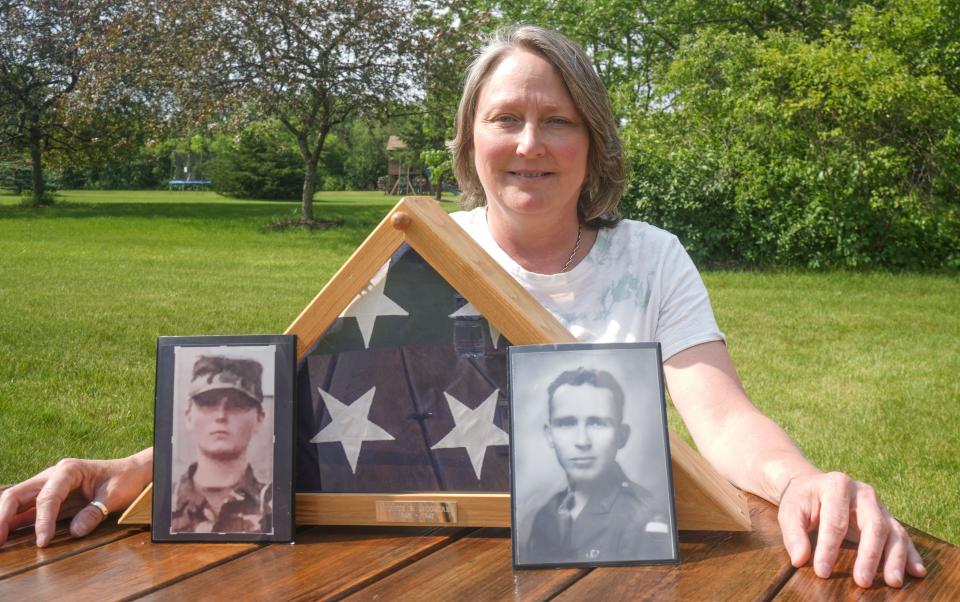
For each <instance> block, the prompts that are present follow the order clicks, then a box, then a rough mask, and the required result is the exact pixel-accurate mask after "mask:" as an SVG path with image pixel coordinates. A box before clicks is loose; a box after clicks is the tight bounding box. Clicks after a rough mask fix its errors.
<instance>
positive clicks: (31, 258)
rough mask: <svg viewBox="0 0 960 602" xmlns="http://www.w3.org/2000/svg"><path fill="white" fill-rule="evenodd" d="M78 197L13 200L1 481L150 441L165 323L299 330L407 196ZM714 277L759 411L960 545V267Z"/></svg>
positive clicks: (2, 253) (3, 213) (721, 315)
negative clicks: (308, 219)
mask: <svg viewBox="0 0 960 602" xmlns="http://www.w3.org/2000/svg"><path fill="white" fill-rule="evenodd" d="M61 199H62V200H61V204H60V205H58V206H55V207H50V208H45V209H26V208H21V207H19V206H17V203H18V201H19V199H17V198H14V197H3V196H0V257H2V259H0V261H2V264H0V266H2V267H0V483H4V482H13V481H17V480H20V479H22V478H24V477H26V476H29V475H30V474H32V473H34V472H36V471H37V470H39V469H41V468H42V467H44V466H46V465H48V464H50V463H52V462H54V461H55V460H56V459H58V458H60V457H63V456H87V457H112V456H117V455H120V454H127V453H130V452H133V451H135V450H138V449H141V448H143V447H145V446H147V445H150V443H151V438H152V435H151V432H152V428H153V424H152V414H153V380H154V353H155V344H156V337H157V336H158V335H187V334H227V333H230V334H235V333H259V332H282V331H283V330H284V329H285V328H286V327H287V326H288V325H289V323H290V322H291V321H292V320H293V318H294V317H296V316H297V314H298V313H299V311H300V310H301V309H302V308H303V307H304V306H305V305H306V304H307V303H308V302H309V301H310V299H312V298H313V296H314V295H315V294H316V293H317V291H319V290H320V288H321V287H322V285H323V284H324V283H325V282H326V281H327V279H329V278H330V276H331V275H332V274H333V273H334V271H336V269H337V268H338V267H339V266H340V264H341V263H342V262H343V261H344V260H345V259H346V257H347V256H348V255H349V254H350V253H351V252H352V251H353V249H354V248H355V247H356V246H357V245H358V244H360V242H361V241H362V240H363V239H364V237H365V236H366V234H367V233H368V232H369V231H370V229H371V228H372V227H373V226H374V225H375V224H376V223H377V222H378V221H379V220H380V219H381V217H382V216H383V215H384V214H385V213H386V212H387V210H388V209H389V208H390V206H391V205H392V204H393V203H394V202H395V201H396V197H385V196H383V195H381V194H379V193H352V192H351V193H321V194H318V195H317V201H316V214H317V217H319V218H322V219H340V220H343V224H344V225H343V226H342V227H339V228H335V229H331V230H325V231H314V232H303V231H274V230H269V229H267V228H266V227H265V226H266V224H268V223H269V222H270V221H271V220H274V219H278V218H285V217H289V216H291V215H292V214H293V213H294V212H295V211H296V210H297V205H296V204H294V203H278V202H260V201H236V200H227V199H223V198H221V197H218V196H216V195H215V194H213V193H209V192H163V191H157V192H151V191H148V192H143V191H136V192H97V191H74V192H71V191H68V192H63V193H61ZM445 206H446V207H447V208H452V207H453V205H452V203H445ZM705 280H706V282H707V286H708V288H709V289H710V292H711V297H712V300H713V304H714V309H715V310H716V312H717V315H718V319H719V321H720V325H721V328H723V330H724V331H725V332H726V334H727V337H728V342H729V346H730V351H731V353H732V355H733V357H734V360H735V361H736V364H737V366H738V368H739V370H740V374H741V377H742V378H743V380H744V382H745V384H746V386H747V390H748V391H749V392H750V394H751V396H752V397H753V399H754V401H755V402H756V403H757V405H759V406H760V407H761V408H762V409H763V410H764V411H765V412H767V413H768V414H769V415H771V416H772V417H773V418H775V419H776V420H777V421H778V422H779V423H780V424H782V425H783V426H784V427H785V428H786V429H787V431H788V432H789V433H790V434H791V435H792V436H793V437H794V438H796V439H797V441H798V442H799V443H800V444H801V446H802V447H803V449H804V450H805V451H806V452H807V453H808V454H809V455H810V456H811V458H812V459H813V460H814V461H815V462H816V463H817V464H819V465H820V466H822V467H824V468H827V469H834V470H844V471H847V472H849V473H851V474H852V475H853V476H855V477H857V478H860V479H863V480H867V481H869V482H871V483H873V484H874V485H875V486H876V487H877V489H878V490H879V491H880V493H881V495H882V497H883V499H884V500H885V502H886V504H887V506H888V507H890V509H891V510H892V511H893V512H894V513H895V514H896V515H897V516H899V517H901V518H902V519H903V520H905V521H906V522H908V523H910V524H913V525H915V526H917V527H919V528H921V529H923V530H925V531H928V532H930V533H932V534H934V535H936V536H938V537H941V538H943V539H946V540H948V541H951V542H954V543H958V542H960V505H958V504H957V503H956V498H957V494H958V492H960V384H958V383H960V379H958V377H957V375H958V374H960V282H958V279H957V278H955V277H948V276H930V275H888V274H851V273H828V274H816V273H769V272H712V273H707V274H705ZM672 418H673V420H672V422H673V424H674V426H675V427H677V428H678V429H679V430H682V426H681V425H679V421H677V420H676V417H675V416H673V417H672Z"/></svg>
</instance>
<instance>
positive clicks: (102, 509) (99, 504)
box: [87, 500, 110, 518]
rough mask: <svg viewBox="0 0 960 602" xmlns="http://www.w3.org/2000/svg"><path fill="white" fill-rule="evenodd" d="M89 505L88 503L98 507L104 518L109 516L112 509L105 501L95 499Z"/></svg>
mask: <svg viewBox="0 0 960 602" xmlns="http://www.w3.org/2000/svg"><path fill="white" fill-rule="evenodd" d="M87 505H88V506H93V507H94V508H96V509H97V510H99V511H100V514H102V515H103V518H107V516H108V515H109V514H110V511H109V510H107V507H106V506H105V505H104V504H103V502H98V501H97V500H93V501H92V502H90V503H89V504H87Z"/></svg>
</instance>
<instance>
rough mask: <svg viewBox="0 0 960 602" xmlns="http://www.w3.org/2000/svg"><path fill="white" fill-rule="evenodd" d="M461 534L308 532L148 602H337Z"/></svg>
mask: <svg viewBox="0 0 960 602" xmlns="http://www.w3.org/2000/svg"><path fill="white" fill-rule="evenodd" d="M467 532H468V531H467V530H462V529H457V530H453V529H443V530H441V529H422V528H421V529H417V528H405V529H398V528H388V529H383V528H381V529H345V528H341V527H333V528H330V527H326V528H312V529H310V530H308V531H305V532H303V533H298V534H297V538H296V544H294V545H272V546H268V547H265V548H263V549H260V550H257V551H256V552H253V553H251V554H247V555H246V556H243V557H242V558H238V559H236V560H234V561H232V562H228V563H226V564H224V565H223V566H220V567H218V568H217V569H216V570H215V571H208V572H206V573H201V574H199V575H196V576H194V577H190V578H189V579H185V580H183V581H180V582H178V583H175V584H173V585H172V586H170V587H167V588H164V589H162V590H159V591H157V592H154V593H152V594H150V595H149V596H147V599H148V600H223V599H227V600H229V599H254V600H268V599H276V600H291V599H304V598H305V599H312V600H313V599H319V598H330V597H338V596H341V595H343V594H344V593H348V592H350V591H353V590H355V589H358V588H360V587H362V586H364V585H367V584H368V583H371V582H373V581H375V580H376V579H378V578H380V577H381V576H383V575H386V574H388V573H391V572H393V571H395V570H397V569H398V568H401V567H403V566H404V565H406V564H409V563H411V562H413V561H415V560H416V559H418V558H420V557H421V556H423V555H425V554H429V553H430V552H432V551H434V550H436V549H438V548H441V547H443V546H445V545H447V544H449V543H451V542H453V541H456V540H457V539H458V538H459V537H462V536H463V535H464V534H466V533H467Z"/></svg>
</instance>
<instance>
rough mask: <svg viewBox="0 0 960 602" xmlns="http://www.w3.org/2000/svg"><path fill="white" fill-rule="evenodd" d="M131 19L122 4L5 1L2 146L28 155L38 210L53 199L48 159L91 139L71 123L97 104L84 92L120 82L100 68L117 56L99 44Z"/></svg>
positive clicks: (0, 17)
mask: <svg viewBox="0 0 960 602" xmlns="http://www.w3.org/2000/svg"><path fill="white" fill-rule="evenodd" d="M128 14H129V13H128V12H127V10H126V6H125V5H124V3H123V2H122V1H121V0H91V1H84V2H78V1H71V0H16V1H14V0H0V148H7V149H8V150H10V151H13V152H22V151H26V152H27V153H28V154H29V156H30V166H31V187H32V195H33V202H34V203H35V204H41V203H44V202H49V201H50V198H49V196H48V195H47V194H46V192H45V185H44V179H43V168H44V154H45V153H48V152H50V151H55V152H56V151H59V152H65V153H69V152H75V151H76V150H77V149H78V146H79V145H78V142H82V141H84V140H85V138H84V137H83V136H82V135H80V134H79V133H78V131H76V130H75V129H74V128H73V127H72V124H71V120H72V119H73V118H74V117H75V115H74V114H75V113H79V112H81V111H82V110H85V109H86V108H90V106H91V105H89V104H88V105H87V107H85V108H84V107H81V105H82V104H83V102H81V101H80V97H81V92H83V91H85V86H86V87H89V88H98V89H101V90H102V89H103V88H104V87H105V86H107V85H108V84H109V82H112V81H114V77H113V76H114V75H116V72H115V71H112V70H111V69H110V68H108V67H106V63H103V62H101V59H104V58H105V57H110V56H111V55H112V54H113V53H110V52H105V51H103V49H102V48H98V45H100V44H102V43H103V41H104V40H106V39H108V38H109V37H110V36H111V35H113V36H115V35H116V34H117V32H118V31H119V29H120V28H121V23H122V22H123V19H124V18H126V16H128ZM87 98H88V99H89V97H87ZM112 100H113V101H114V102H119V99H118V98H117V97H116V96H114V97H113V98H112ZM88 121H89V120H88ZM103 137H104V138H106V136H103ZM86 140H89V138H87V139H86Z"/></svg>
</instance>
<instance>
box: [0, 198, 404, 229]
mask: <svg viewBox="0 0 960 602" xmlns="http://www.w3.org/2000/svg"><path fill="white" fill-rule="evenodd" d="M390 208H391V207H390V206H389V205H382V204H358V203H349V204H347V203H323V207H322V208H319V210H317V211H314V215H315V217H316V219H318V220H329V221H339V222H342V224H343V227H345V228H357V227H364V228H372V227H373V226H375V225H376V224H378V223H379V222H380V220H382V219H383V216H384V215H386V214H387V212H388V211H389V210H390ZM298 215H299V208H292V207H291V206H290V205H289V204H286V205H283V206H274V205H268V204H262V203H257V204H253V203H249V204H248V203H236V204H234V203H222V202H221V203H202V202H189V203H170V202H162V203H148V202H138V203H113V202H111V203H76V202H61V203H58V204H57V205H54V206H52V207H20V206H14V205H3V206H0V219H11V220H16V219H22V220H28V219H102V218H133V219H138V218H139V219H165V220H197V221H203V222H216V221H221V222H225V223H226V222H236V221H243V222H260V223H261V224H262V225H264V226H266V225H268V224H269V223H271V222H272V221H276V220H277V219H283V218H290V217H296V216H298Z"/></svg>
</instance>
